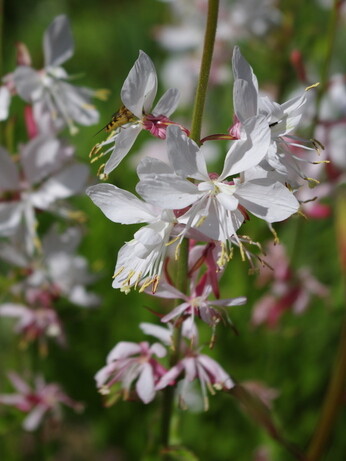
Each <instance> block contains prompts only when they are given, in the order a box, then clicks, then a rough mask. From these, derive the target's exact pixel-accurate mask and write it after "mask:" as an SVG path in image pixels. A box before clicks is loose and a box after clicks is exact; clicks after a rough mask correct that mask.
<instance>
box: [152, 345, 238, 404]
mask: <svg viewBox="0 0 346 461" xmlns="http://www.w3.org/2000/svg"><path fill="white" fill-rule="evenodd" d="M182 372H185V376H184V378H183V381H182V385H181V386H180V387H179V390H178V392H179V398H180V403H181V405H182V406H185V405H186V398H185V395H186V394H187V393H188V392H189V387H190V383H191V382H192V381H194V380H195V379H197V380H199V382H200V386H201V392H202V397H203V402H204V409H205V410H208V407H209V402H208V397H207V389H209V391H210V393H211V394H215V391H216V390H222V389H231V388H232V387H233V386H234V383H233V381H232V379H231V377H230V376H229V375H228V373H226V372H225V370H224V369H223V368H222V367H221V366H220V365H219V364H218V363H217V362H216V361H215V360H213V359H212V358H210V357H208V356H207V355H204V354H199V352H197V351H195V350H189V351H187V353H185V357H184V358H183V359H181V360H180V361H179V362H178V363H177V364H176V365H175V366H174V367H172V368H171V369H170V370H169V371H167V373H165V374H164V375H163V376H162V378H161V379H160V380H159V382H158V383H157V385H156V390H161V389H164V388H165V387H167V386H171V385H174V384H176V382H177V378H178V377H179V376H180V374H181V373H182Z"/></svg>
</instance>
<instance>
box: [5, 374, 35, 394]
mask: <svg viewBox="0 0 346 461" xmlns="http://www.w3.org/2000/svg"><path fill="white" fill-rule="evenodd" d="M8 377H9V379H10V381H11V383H12V384H13V386H14V387H15V389H16V390H17V391H18V392H20V393H21V394H29V393H31V389H30V387H29V386H28V385H27V383H26V382H25V381H24V380H23V379H22V378H21V377H20V376H19V375H17V373H15V372H13V371H10V372H9V373H8Z"/></svg>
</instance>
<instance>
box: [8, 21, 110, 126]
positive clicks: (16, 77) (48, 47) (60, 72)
mask: <svg viewBox="0 0 346 461" xmlns="http://www.w3.org/2000/svg"><path fill="white" fill-rule="evenodd" d="M43 50H44V68H43V69H42V70H40V71H36V70H34V69H33V68H32V67H30V66H19V67H17V69H16V70H15V72H14V74H13V81H14V85H15V87H16V90H17V93H18V94H19V95H20V96H21V97H22V98H23V99H24V100H25V101H27V102H29V103H31V104H33V105H34V106H35V105H36V104H42V105H43V107H44V110H45V111H49V112H50V114H51V117H52V118H53V120H55V122H56V123H57V124H58V125H59V124H60V123H61V122H63V123H64V124H65V125H67V126H68V128H69V130H70V132H71V133H72V134H73V133H76V132H77V131H78V129H77V127H76V125H75V123H74V122H77V123H79V124H81V125H93V124H95V123H97V122H98V120H99V114H98V111H97V110H96V109H95V107H94V106H93V105H92V104H91V98H92V97H93V96H97V95H99V97H102V92H100V91H99V92H97V91H94V90H91V89H89V88H85V87H78V86H75V85H72V84H71V83H69V82H68V79H69V76H68V74H67V72H66V71H65V69H64V68H63V67H61V64H63V63H64V62H65V61H67V60H68V59H70V58H71V56H72V55H73V52H74V44H73V38H72V33H71V28H70V24H69V20H68V18H67V16H65V15H60V16H57V17H56V18H55V19H54V20H53V22H52V23H51V24H50V25H49V26H48V28H47V30H46V32H45V34H44V39H43ZM42 110H43V109H42Z"/></svg>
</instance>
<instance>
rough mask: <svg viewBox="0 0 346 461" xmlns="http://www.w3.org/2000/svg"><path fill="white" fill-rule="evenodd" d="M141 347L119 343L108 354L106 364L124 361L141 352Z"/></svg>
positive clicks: (125, 342) (129, 343)
mask: <svg viewBox="0 0 346 461" xmlns="http://www.w3.org/2000/svg"><path fill="white" fill-rule="evenodd" d="M141 350H142V349H141V346H140V345H139V344H137V343H132V342H129V341H121V342H120V343H118V344H117V345H116V346H115V347H113V349H112V350H111V351H110V352H109V353H108V355H107V359H106V362H107V363H108V364H109V363H111V362H113V361H114V360H119V359H124V358H127V357H130V356H132V355H135V354H139V353H140V352H141Z"/></svg>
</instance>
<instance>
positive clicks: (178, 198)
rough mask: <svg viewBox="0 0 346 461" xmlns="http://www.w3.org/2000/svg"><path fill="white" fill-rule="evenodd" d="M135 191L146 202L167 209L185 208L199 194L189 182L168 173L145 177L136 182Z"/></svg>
mask: <svg viewBox="0 0 346 461" xmlns="http://www.w3.org/2000/svg"><path fill="white" fill-rule="evenodd" d="M136 191H137V192H138V194H139V195H141V196H142V197H143V198H144V199H145V200H146V201H147V202H149V203H152V204H154V205H156V206H159V207H160V208H162V209H168V210H175V209H181V208H185V207H187V206H189V205H191V203H193V202H195V201H196V200H197V199H198V197H199V196H200V195H201V193H200V192H199V190H198V189H197V187H196V186H195V185H194V184H192V183H191V182H189V181H186V180H185V179H182V178H179V177H178V176H176V175H169V174H162V175H160V176H159V177H157V178H156V177H153V178H150V177H148V178H145V179H144V180H142V181H140V182H139V183H138V184H137V187H136Z"/></svg>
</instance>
